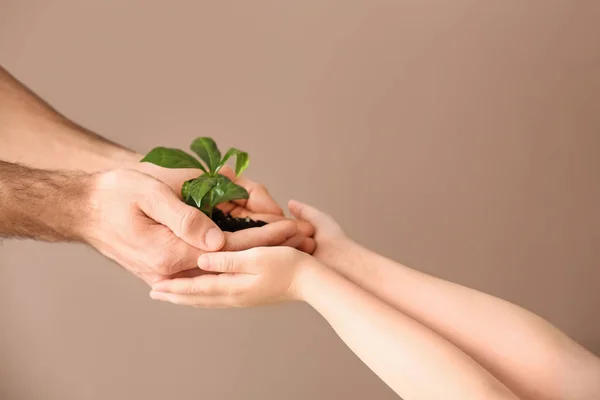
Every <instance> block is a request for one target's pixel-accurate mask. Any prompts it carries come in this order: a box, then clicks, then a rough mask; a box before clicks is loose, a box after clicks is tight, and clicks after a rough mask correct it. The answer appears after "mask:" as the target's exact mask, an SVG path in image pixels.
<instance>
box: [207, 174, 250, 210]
mask: <svg viewBox="0 0 600 400" xmlns="http://www.w3.org/2000/svg"><path fill="white" fill-rule="evenodd" d="M214 179H215V180H216V181H217V184H216V185H215V186H214V187H213V188H212V190H211V191H210V193H209V194H208V195H207V196H206V197H204V201H203V203H202V209H203V210H208V211H209V212H210V211H211V210H212V209H213V208H214V207H215V206H216V205H218V204H221V203H225V202H227V201H231V200H239V199H247V198H248V197H250V195H249V194H248V191H246V189H244V188H243V187H241V186H239V185H236V184H235V183H234V182H233V181H232V180H231V179H229V178H228V177H226V176H224V175H217V176H216V177H215V178H214Z"/></svg>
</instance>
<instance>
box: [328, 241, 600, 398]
mask: <svg viewBox="0 0 600 400" xmlns="http://www.w3.org/2000/svg"><path fill="white" fill-rule="evenodd" d="M348 252H349V253H350V254H352V255H353V256H352V260H354V262H351V263H337V264H336V265H335V268H336V269H337V270H338V271H339V272H341V273H342V274H343V275H344V276H346V277H347V278H348V279H350V280H351V281H353V282H355V283H357V284H358V285H360V286H361V287H363V288H364V289H365V290H367V291H369V292H370V293H372V294H373V295H375V296H377V297H378V298H380V299H381V300H383V301H385V302H386V303H388V304H390V305H392V306H394V307H395V308H396V309H398V310H400V311H402V312H404V313H406V314H407V315H409V316H410V317H412V318H414V319H415V320H417V321H419V322H420V323H422V324H424V325H425V326H427V327H429V328H430V329H432V330H433V331H435V332H437V333H439V334H440V335H441V336H443V337H445V338H446V339H448V340H449V341H451V342H452V343H454V344H455V345H456V346H458V347H460V348H461V349H462V350H463V351H465V352H466V353H467V354H469V355H470V356H471V357H473V358H474V359H475V360H476V361H477V362H479V363H480V364H481V365H483V366H484V367H485V368H487V369H488V370H489V371H490V372H492V373H493V374H494V375H495V376H497V377H498V378H499V379H500V380H501V381H502V382H504V383H505V384H506V385H507V386H508V387H509V388H511V390H513V391H514V392H515V393H516V394H517V395H519V396H522V397H524V398H535V399H564V398H569V396H578V398H581V399H587V398H590V399H591V398H593V396H594V395H596V396H597V395H599V394H600V393H599V392H600V384H599V383H597V382H598V381H597V379H595V378H594V375H595V374H598V376H600V369H599V367H598V359H597V358H596V357H595V356H594V355H592V354H591V353H589V352H588V351H586V350H585V349H583V348H582V347H581V346H579V345H578V344H576V343H575V342H574V341H572V340H571V339H569V338H568V337H567V336H566V335H564V334H563V333H562V332H560V331H559V330H558V329H556V328H555V327H554V326H552V325H551V324H550V323H549V322H547V321H545V320H543V319H542V318H540V317H538V316H536V315H535V314H533V313H531V312H529V311H527V310H525V309H523V308H521V307H518V306H516V305H514V304H511V303H509V302H506V301H504V300H501V299H499V298H496V297H493V296H490V295H488V294H485V293H482V292H479V291H476V290H474V289H470V288H467V287H464V286H461V285H458V284H454V283H452V282H448V281H445V280H442V279H439V278H436V277H433V276H429V275H426V274H424V273H421V272H419V271H416V270H414V269H411V268H408V267H405V266H403V265H400V264H398V263H395V262H393V261H391V260H388V259H386V258H384V257H382V256H380V255H377V254H375V253H373V252H370V251H368V250H366V249H363V248H360V247H359V246H357V245H355V244H349V248H348ZM595 382H596V383H595ZM586 396H587V397H586Z"/></svg>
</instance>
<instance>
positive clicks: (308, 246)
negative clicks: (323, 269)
mask: <svg viewBox="0 0 600 400" xmlns="http://www.w3.org/2000/svg"><path fill="white" fill-rule="evenodd" d="M297 249H298V250H300V251H302V252H304V253H306V254H313V253H314V252H315V250H316V249H317V242H316V241H315V240H314V239H313V238H308V237H305V238H304V241H302V243H301V244H300V246H298V247H297Z"/></svg>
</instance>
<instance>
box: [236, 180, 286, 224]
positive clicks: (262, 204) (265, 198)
mask: <svg viewBox="0 0 600 400" xmlns="http://www.w3.org/2000/svg"><path fill="white" fill-rule="evenodd" d="M235 183H236V184H238V185H240V186H241V187H243V188H244V189H246V190H247V191H248V195H249V196H248V199H242V200H234V202H235V203H236V204H239V205H241V206H243V207H245V208H247V209H248V210H250V211H253V212H258V213H267V214H276V215H281V216H283V210H282V209H281V207H280V206H279V204H277V202H276V201H275V200H273V198H272V197H271V195H270V194H269V191H268V190H267V188H266V187H265V186H264V185H261V184H259V183H256V182H253V181H251V180H250V179H247V178H244V177H243V176H241V177H239V178H237V180H236V181H235Z"/></svg>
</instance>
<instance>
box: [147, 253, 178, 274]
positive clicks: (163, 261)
mask: <svg viewBox="0 0 600 400" xmlns="http://www.w3.org/2000/svg"><path fill="white" fill-rule="evenodd" d="M150 268H151V269H152V270H153V271H154V272H157V273H159V274H162V275H169V274H171V273H172V272H173V269H174V265H173V262H172V257H171V255H170V254H169V253H167V252H159V253H158V254H155V255H154V256H153V257H152V259H151V260H150Z"/></svg>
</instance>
